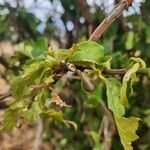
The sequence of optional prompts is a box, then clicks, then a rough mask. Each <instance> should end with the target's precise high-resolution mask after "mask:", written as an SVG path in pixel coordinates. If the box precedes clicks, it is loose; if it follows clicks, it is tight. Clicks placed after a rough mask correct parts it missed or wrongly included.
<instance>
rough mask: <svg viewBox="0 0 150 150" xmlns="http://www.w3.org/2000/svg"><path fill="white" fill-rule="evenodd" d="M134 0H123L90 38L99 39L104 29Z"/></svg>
mask: <svg viewBox="0 0 150 150" xmlns="http://www.w3.org/2000/svg"><path fill="white" fill-rule="evenodd" d="M132 1H133V0H121V1H120V2H119V3H118V5H117V6H116V7H115V8H114V10H113V11H112V12H111V13H110V14H109V15H108V16H106V18H105V19H104V20H103V21H102V22H101V24H100V25H99V26H98V27H97V28H96V29H95V31H94V32H93V34H92V35H91V36H90V38H89V40H91V41H96V40H98V39H99V38H100V37H101V35H102V34H103V33H104V31H105V30H106V29H107V28H108V27H109V26H110V25H111V24H112V23H113V22H114V21H115V20H116V19H117V18H118V17H119V16H120V15H121V14H122V12H123V10H124V9H125V8H126V7H127V6H129V5H130V4H131V3H132Z"/></svg>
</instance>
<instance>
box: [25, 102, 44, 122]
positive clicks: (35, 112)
mask: <svg viewBox="0 0 150 150" xmlns="http://www.w3.org/2000/svg"><path fill="white" fill-rule="evenodd" d="M40 113H41V108H40V107H39V103H38V102H36V101H35V102H33V103H32V106H31V108H30V109H29V110H27V111H26V112H25V113H24V118H25V119H26V120H27V121H28V122H32V121H35V120H38V119H39V114H40Z"/></svg>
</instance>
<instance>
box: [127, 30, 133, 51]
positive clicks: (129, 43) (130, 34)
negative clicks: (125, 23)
mask: <svg viewBox="0 0 150 150" xmlns="http://www.w3.org/2000/svg"><path fill="white" fill-rule="evenodd" d="M133 46H134V32H132V31H130V32H128V34H127V39H126V43H125V47H126V49H127V50H130V49H132V48H133Z"/></svg>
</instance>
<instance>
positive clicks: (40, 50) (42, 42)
mask: <svg viewBox="0 0 150 150" xmlns="http://www.w3.org/2000/svg"><path fill="white" fill-rule="evenodd" d="M32 48H33V50H32V56H33V57H34V58H36V57H39V56H41V55H46V52H47V50H48V42H47V39H46V38H42V37H41V38H38V39H37V41H36V42H35V43H34V44H33V45H32Z"/></svg>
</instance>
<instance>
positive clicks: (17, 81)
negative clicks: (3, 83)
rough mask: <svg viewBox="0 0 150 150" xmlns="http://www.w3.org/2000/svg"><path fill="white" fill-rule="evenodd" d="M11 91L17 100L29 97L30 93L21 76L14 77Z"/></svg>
mask: <svg viewBox="0 0 150 150" xmlns="http://www.w3.org/2000/svg"><path fill="white" fill-rule="evenodd" d="M10 85H11V86H10V91H11V93H12V95H13V97H14V98H15V99H16V100H22V99H25V98H27V97H28V96H29V94H30V91H29V87H27V85H28V83H27V82H25V81H24V80H23V79H22V78H21V77H20V76H18V77H14V78H13V79H12V80H11V82H10Z"/></svg>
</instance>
